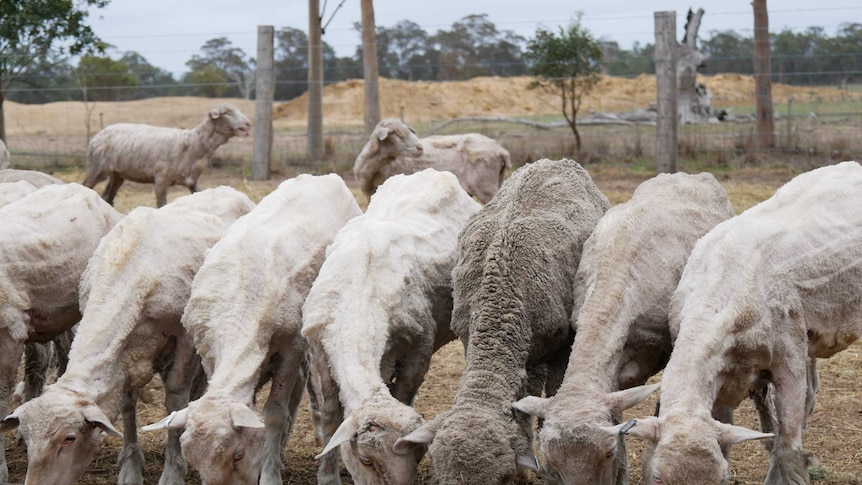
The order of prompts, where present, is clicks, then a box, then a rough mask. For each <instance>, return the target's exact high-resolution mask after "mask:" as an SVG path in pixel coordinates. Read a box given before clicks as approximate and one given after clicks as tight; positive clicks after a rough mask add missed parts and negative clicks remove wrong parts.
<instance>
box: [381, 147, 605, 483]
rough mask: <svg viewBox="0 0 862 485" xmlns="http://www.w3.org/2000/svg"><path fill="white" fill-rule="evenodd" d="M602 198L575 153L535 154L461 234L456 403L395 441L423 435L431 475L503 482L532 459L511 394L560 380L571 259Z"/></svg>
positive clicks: (574, 264)
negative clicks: (460, 361) (461, 363)
mask: <svg viewBox="0 0 862 485" xmlns="http://www.w3.org/2000/svg"><path fill="white" fill-rule="evenodd" d="M609 207H610V203H609V202H608V199H607V198H606V197H605V196H604V195H603V194H602V193H601V192H600V191H599V189H598V188H597V187H596V185H595V183H593V181H592V179H591V178H590V176H589V174H587V172H586V170H584V169H583V167H581V166H580V165H579V164H578V163H577V162H574V161H572V160H566V159H563V160H557V161H554V160H547V159H544V160H539V161H537V162H533V163H530V164H528V165H525V166H524V167H522V168H520V169H518V170H517V171H515V173H513V174H512V176H511V177H510V178H509V179H507V180H506V182H504V183H503V186H502V187H501V188H500V191H499V192H497V195H496V196H494V198H493V199H492V200H491V201H490V202H488V204H486V205H485V206H484V207H483V208H482V209H481V210H480V211H479V212H478V213H477V214H476V215H475V216H473V217H472V218H471V219H470V221H468V223H467V225H466V227H465V228H464V229H463V230H462V231H461V234H460V235H459V237H458V250H457V263H456V266H455V268H454V269H453V271H452V279H453V288H454V292H453V295H454V309H453V313H452V329H453V330H454V331H455V333H456V334H457V335H458V337H460V338H461V340H462V342H463V343H464V346H465V349H466V364H465V367H464V372H463V374H462V376H461V381H460V383H459V386H458V390H457V392H456V394H455V402H454V404H453V406H452V409H451V410H450V411H448V412H446V413H442V414H440V415H438V416H437V417H436V418H435V419H434V420H433V421H431V422H429V423H427V424H425V425H423V426H422V427H420V428H419V429H417V430H416V431H414V432H413V433H411V434H410V435H408V436H407V437H405V438H402V439H400V440H398V442H396V444H395V448H396V450H398V449H401V448H402V447H405V446H408V445H416V444H428V443H430V448H429V453H430V455H431V471H432V475H433V478H434V480H436V481H437V482H438V483H440V484H443V485H446V484H462V483H470V484H473V483H482V484H500V483H507V482H509V481H511V480H512V479H513V478H514V477H515V476H516V474H517V473H518V472H519V471H520V472H526V470H525V469H524V468H523V467H522V468H520V470H519V468H518V466H517V464H518V463H519V462H523V461H525V460H528V461H534V458H533V451H532V426H531V419H529V416H528V415H525V414H524V413H521V412H520V411H515V410H514V409H513V408H512V402H514V401H516V400H518V399H521V398H523V397H525V396H527V395H534V396H538V395H541V394H542V392H543V391H544V393H545V394H546V395H548V396H550V395H553V394H554V392H555V391H556V390H557V388H558V387H559V385H560V382H561V381H562V378H563V374H564V372H565V366H566V362H567V361H568V356H569V351H570V349H571V345H572V340H573V338H574V331H573V329H572V327H571V325H570V323H569V319H570V317H571V314H572V311H573V309H574V308H573V307H574V300H575V298H574V284H575V273H576V271H577V268H578V261H579V259H580V256H581V250H582V247H583V244H584V242H585V241H586V240H587V238H588V237H589V236H590V234H591V233H592V232H593V228H594V227H595V225H596V223H597V222H598V220H599V219H600V218H601V216H602V215H603V214H604V213H605V211H607V210H608V208H609Z"/></svg>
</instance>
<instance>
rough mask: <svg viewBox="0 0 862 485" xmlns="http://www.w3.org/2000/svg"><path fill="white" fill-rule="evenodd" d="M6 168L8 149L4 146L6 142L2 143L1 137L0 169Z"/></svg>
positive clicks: (7, 165)
mask: <svg viewBox="0 0 862 485" xmlns="http://www.w3.org/2000/svg"><path fill="white" fill-rule="evenodd" d="M7 168H9V150H8V149H7V148H6V144H5V143H3V139H0V170H5V169H7Z"/></svg>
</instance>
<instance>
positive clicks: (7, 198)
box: [0, 180, 36, 207]
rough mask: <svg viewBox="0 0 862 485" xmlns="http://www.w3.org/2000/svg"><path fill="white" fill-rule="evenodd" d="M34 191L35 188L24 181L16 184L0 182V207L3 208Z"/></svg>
mask: <svg viewBox="0 0 862 485" xmlns="http://www.w3.org/2000/svg"><path fill="white" fill-rule="evenodd" d="M35 191H36V187H35V186H34V185H33V184H31V183H30V182H27V181H26V180H18V181H17V182H0V207H3V206H4V205H6V204H8V203H10V202H14V201H16V200H18V199H20V198H21V197H24V196H26V195H29V194H30V193H31V192H35Z"/></svg>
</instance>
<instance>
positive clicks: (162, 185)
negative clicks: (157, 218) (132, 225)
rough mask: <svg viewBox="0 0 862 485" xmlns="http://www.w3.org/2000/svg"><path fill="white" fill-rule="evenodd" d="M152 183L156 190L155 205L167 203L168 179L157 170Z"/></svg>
mask: <svg viewBox="0 0 862 485" xmlns="http://www.w3.org/2000/svg"><path fill="white" fill-rule="evenodd" d="M153 183H154V184H155V190H156V207H163V206H164V205H165V204H167V203H168V181H167V179H166V178H165V176H164V175H163V174H161V173H158V171H157V172H156V175H155V177H154V180H153Z"/></svg>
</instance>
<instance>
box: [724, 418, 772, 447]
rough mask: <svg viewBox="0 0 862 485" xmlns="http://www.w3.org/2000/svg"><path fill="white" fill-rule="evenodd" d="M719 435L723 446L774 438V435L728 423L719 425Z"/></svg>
mask: <svg viewBox="0 0 862 485" xmlns="http://www.w3.org/2000/svg"><path fill="white" fill-rule="evenodd" d="M718 429H719V435H718V442H719V443H720V444H722V445H733V444H736V443H740V442H743V441H749V440H762V439H766V438H773V437H775V434H773V433H761V432H759V431H754V430H753V429H748V428H744V427H742V426H735V425H732V424H727V423H718Z"/></svg>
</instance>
